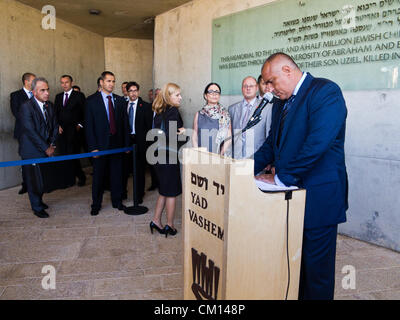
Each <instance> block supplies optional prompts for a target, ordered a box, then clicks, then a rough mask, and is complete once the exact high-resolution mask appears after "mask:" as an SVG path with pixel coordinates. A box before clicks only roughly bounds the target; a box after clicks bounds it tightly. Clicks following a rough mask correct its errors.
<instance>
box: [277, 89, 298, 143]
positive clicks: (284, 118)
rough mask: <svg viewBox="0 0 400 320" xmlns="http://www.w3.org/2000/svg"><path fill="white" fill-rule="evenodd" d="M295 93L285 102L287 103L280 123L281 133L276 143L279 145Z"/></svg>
mask: <svg viewBox="0 0 400 320" xmlns="http://www.w3.org/2000/svg"><path fill="white" fill-rule="evenodd" d="M294 97H295V96H294V95H292V96H291V97H290V98H289V99H288V100H287V101H286V103H285V105H284V106H283V110H282V114H281V121H280V124H279V134H278V139H277V141H276V144H277V145H278V146H279V143H280V141H281V136H282V131H283V127H284V125H285V120H286V117H287V115H288V113H289V110H290V107H291V106H292V103H293V100H294Z"/></svg>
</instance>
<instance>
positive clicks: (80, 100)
mask: <svg viewBox="0 0 400 320" xmlns="http://www.w3.org/2000/svg"><path fill="white" fill-rule="evenodd" d="M72 81H73V79H72V77H71V76H69V75H63V76H62V77H61V79H60V83H61V87H62V88H63V90H64V91H63V92H62V93H59V94H58V95H57V96H56V100H55V102H54V106H55V108H56V113H57V119H58V124H59V136H58V141H57V148H58V151H59V153H60V155H70V154H77V153H80V151H81V137H80V132H81V130H82V129H83V121H84V107H85V96H84V95H83V94H82V93H80V92H77V91H75V90H73V88H72ZM72 161H73V166H74V174H75V177H77V178H78V186H84V185H85V182H86V177H85V173H84V172H83V170H82V167H81V162H80V160H79V159H76V160H72Z"/></svg>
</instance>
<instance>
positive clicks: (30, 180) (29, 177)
mask: <svg viewBox="0 0 400 320" xmlns="http://www.w3.org/2000/svg"><path fill="white" fill-rule="evenodd" d="M32 91H33V95H34V97H33V98H31V99H30V100H28V101H26V102H25V103H23V104H22V106H21V109H20V112H19V121H20V125H21V131H20V135H19V154H20V156H21V158H22V159H24V160H26V159H37V158H44V157H51V156H53V154H54V150H55V142H56V139H57V133H58V124H57V118H56V115H55V112H54V109H53V106H52V105H51V103H50V102H49V85H48V82H47V80H46V79H44V78H35V79H34V80H33V82H32ZM36 169H37V168H35V166H33V165H26V166H23V167H22V170H23V172H24V176H25V179H26V180H25V182H26V186H27V189H28V194H29V200H30V202H31V207H32V210H33V212H34V214H35V215H36V216H37V217H39V218H48V217H49V215H48V213H47V212H46V211H45V209H47V208H48V206H47V205H46V204H45V203H43V200H42V197H43V191H41V190H39V188H37V187H35V185H37V184H38V181H35V179H38V177H37V176H36V177H35V175H34V174H33V172H35V171H36ZM39 179H40V178H39Z"/></svg>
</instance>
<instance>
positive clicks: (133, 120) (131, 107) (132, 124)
mask: <svg viewBox="0 0 400 320" xmlns="http://www.w3.org/2000/svg"><path fill="white" fill-rule="evenodd" d="M134 105H135V103H134V102H131V103H130V104H129V124H130V126H131V133H133V134H135V132H134V130H133V129H134V124H135V113H134V112H133V106H134Z"/></svg>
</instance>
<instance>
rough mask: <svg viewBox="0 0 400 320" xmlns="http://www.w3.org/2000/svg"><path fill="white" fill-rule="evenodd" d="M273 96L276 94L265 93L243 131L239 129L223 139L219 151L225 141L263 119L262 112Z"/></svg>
mask: <svg viewBox="0 0 400 320" xmlns="http://www.w3.org/2000/svg"><path fill="white" fill-rule="evenodd" d="M273 98H274V95H273V94H272V93H271V92H267V93H265V94H264V96H263V99H262V100H261V102H260V104H259V105H258V107H257V108H256V110H254V113H253V115H252V116H251V118H250V120H249V122H248V123H247V125H246V127H244V128H243V129H242V130H241V131H239V132H238V133H236V134H235V135H233V136H230V137H228V138H226V139H225V140H224V141H222V142H221V144H220V146H219V152H221V149H222V146H223V145H224V144H225V142H227V141H229V140H233V138H234V137H236V136H238V135H239V134H242V133H244V132H246V131H247V130H248V129H250V128H252V127H254V126H255V125H256V124H257V123H259V122H260V121H261V112H262V111H263V110H264V108H265V106H266V105H267V104H268V103H270V102H271V101H272V99H273Z"/></svg>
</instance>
